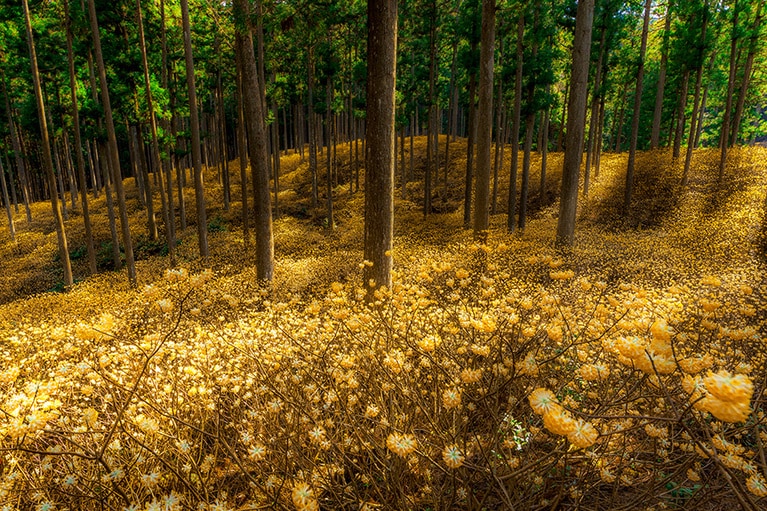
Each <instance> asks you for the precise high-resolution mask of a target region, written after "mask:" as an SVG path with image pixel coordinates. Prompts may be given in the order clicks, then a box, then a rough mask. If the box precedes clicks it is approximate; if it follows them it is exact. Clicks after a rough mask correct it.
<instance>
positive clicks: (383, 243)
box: [363, 0, 397, 303]
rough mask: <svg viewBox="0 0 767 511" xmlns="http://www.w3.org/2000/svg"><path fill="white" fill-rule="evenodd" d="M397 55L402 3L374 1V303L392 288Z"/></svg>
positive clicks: (369, 280)
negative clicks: (384, 290)
mask: <svg viewBox="0 0 767 511" xmlns="http://www.w3.org/2000/svg"><path fill="white" fill-rule="evenodd" d="M396 55H397V0H369V1H368V55H367V61H368V79H367V121H368V122H367V129H366V133H365V139H366V140H367V149H366V151H365V169H366V172H367V174H366V176H367V177H366V183H365V234H364V256H365V260H366V261H369V262H370V263H372V264H370V265H365V268H364V275H363V277H364V285H365V289H366V290H367V301H368V302H369V303H372V302H374V301H375V299H376V293H375V291H376V290H377V289H379V288H381V287H386V288H388V289H391V285H392V281H391V269H392V254H391V249H392V239H393V233H394V158H395V154H394V137H395V134H394V108H395V102H394V87H395V83H396V66H397V58H396Z"/></svg>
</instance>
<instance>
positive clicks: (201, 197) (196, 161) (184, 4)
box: [91, 0, 208, 259]
mask: <svg viewBox="0 0 767 511" xmlns="http://www.w3.org/2000/svg"><path fill="white" fill-rule="evenodd" d="M91 1H93V0H91ZM181 20H182V24H183V30H184V56H185V57H186V87H187V91H188V95H189V122H190V123H191V128H192V165H193V166H194V194H195V199H196V200H195V203H196V206H197V239H198V241H199V245H200V257H201V258H203V259H207V257H208V220H207V217H206V214H205V190H204V188H203V179H202V160H201V154H200V152H201V151H200V120H199V117H198V114H197V89H196V86H195V83H194V58H193V57H192V34H191V26H190V23H189V2H188V0H181Z"/></svg>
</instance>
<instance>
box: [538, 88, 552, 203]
mask: <svg viewBox="0 0 767 511" xmlns="http://www.w3.org/2000/svg"><path fill="white" fill-rule="evenodd" d="M550 88H551V87H550V85H546V95H547V96H548V95H549V91H550ZM550 115H551V107H548V108H546V113H544V115H543V125H542V126H541V130H542V131H543V143H542V144H541V185H540V194H539V196H538V207H540V208H543V207H544V206H545V205H546V166H547V164H548V157H549V116H550Z"/></svg>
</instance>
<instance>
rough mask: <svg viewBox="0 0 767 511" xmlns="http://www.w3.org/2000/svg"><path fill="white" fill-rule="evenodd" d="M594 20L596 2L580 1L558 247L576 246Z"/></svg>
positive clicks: (558, 224) (574, 48)
mask: <svg viewBox="0 0 767 511" xmlns="http://www.w3.org/2000/svg"><path fill="white" fill-rule="evenodd" d="M593 21H594V0H581V1H580V2H578V13H577V15H576V21H575V40H574V41H573V66H572V77H571V83H572V86H571V92H570V102H569V104H568V106H567V110H568V113H567V139H566V141H565V161H564V166H563V169H562V190H561V193H560V202H559V220H558V222H557V238H556V244H557V246H559V247H564V246H568V247H569V246H572V244H573V241H574V239H575V217H576V211H577V207H578V178H579V174H580V166H581V159H582V157H583V127H584V124H585V120H586V100H587V96H588V82H589V54H590V51H591V26H592V23H593Z"/></svg>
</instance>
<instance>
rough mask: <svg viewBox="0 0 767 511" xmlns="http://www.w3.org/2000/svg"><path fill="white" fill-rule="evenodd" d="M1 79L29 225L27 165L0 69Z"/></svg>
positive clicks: (30, 213) (3, 74)
mask: <svg viewBox="0 0 767 511" xmlns="http://www.w3.org/2000/svg"><path fill="white" fill-rule="evenodd" d="M0 81H2V86H3V96H5V114H6V116H7V117H8V131H9V132H10V133H11V144H12V145H13V153H14V155H15V156H16V168H17V169H18V172H19V186H20V187H21V195H22V197H23V198H24V210H25V213H26V216H27V225H29V224H31V223H32V210H31V209H30V207H29V203H30V201H31V198H30V196H29V192H30V190H29V179H27V172H26V166H25V165H24V154H23V152H22V150H21V143H20V142H19V135H18V133H16V123H15V122H13V114H12V113H11V101H10V99H9V97H8V89H7V88H6V85H5V73H4V72H3V71H2V70H0Z"/></svg>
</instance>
